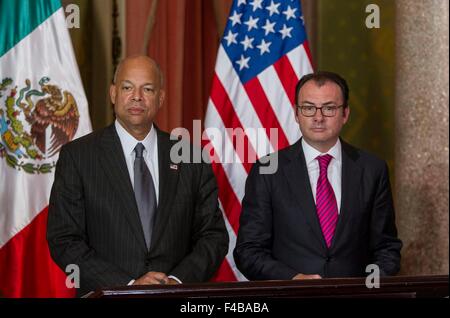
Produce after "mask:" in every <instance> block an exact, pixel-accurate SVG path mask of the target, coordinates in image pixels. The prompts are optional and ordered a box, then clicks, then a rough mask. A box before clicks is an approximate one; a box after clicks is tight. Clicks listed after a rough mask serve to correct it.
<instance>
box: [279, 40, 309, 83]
mask: <svg viewBox="0 0 450 318" xmlns="http://www.w3.org/2000/svg"><path fill="white" fill-rule="evenodd" d="M286 55H287V57H288V59H289V61H290V62H291V65H292V69H293V70H294V72H295V74H296V75H297V78H298V79H300V78H301V77H302V76H303V75H305V74H309V73H311V72H312V71H313V69H312V66H311V63H310V61H309V57H308V54H307V53H306V51H305V42H303V44H302V45H299V46H298V47H296V48H295V49H293V50H292V51H290V52H289V53H288V54H286Z"/></svg>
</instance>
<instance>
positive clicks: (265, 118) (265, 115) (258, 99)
mask: <svg viewBox="0 0 450 318" xmlns="http://www.w3.org/2000/svg"><path fill="white" fill-rule="evenodd" d="M244 88H245V91H246V92H247V95H248V97H249V98H250V100H251V102H252V105H253V108H254V109H255V111H256V114H257V115H258V117H259V120H260V121H261V123H262V125H263V126H264V127H265V129H266V134H267V136H268V138H269V140H270V128H276V129H277V130H278V143H276V142H273V141H272V140H271V143H272V146H273V147H274V149H280V148H284V147H287V146H289V141H288V139H287V137H286V135H285V133H284V130H283V128H282V127H281V125H280V122H279V121H278V118H277V116H276V115H275V113H274V111H273V109H272V105H270V103H269V100H268V99H267V96H266V93H265V92H264V90H263V88H262V87H261V83H260V82H259V80H258V78H257V77H255V78H253V79H251V80H250V81H248V82H247V83H245V84H244Z"/></svg>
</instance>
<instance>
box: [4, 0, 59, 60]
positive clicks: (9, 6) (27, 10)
mask: <svg viewBox="0 0 450 318" xmlns="http://www.w3.org/2000/svg"><path fill="white" fill-rule="evenodd" d="M59 8H61V1H59V0H33V1H30V0H13V1H0V57H2V56H3V55H4V54H5V53H6V52H8V51H9V50H10V49H11V48H13V47H14V46H15V45H16V44H17V43H19V42H20V41H21V40H22V39H23V38H25V37H26V36H27V35H28V34H30V33H31V32H33V30H34V29H36V28H37V27H38V26H39V25H40V24H41V23H42V22H44V21H45V20H47V18H48V17H50V16H51V15H52V14H53V13H54V12H56V11H57V10H58V9H59Z"/></svg>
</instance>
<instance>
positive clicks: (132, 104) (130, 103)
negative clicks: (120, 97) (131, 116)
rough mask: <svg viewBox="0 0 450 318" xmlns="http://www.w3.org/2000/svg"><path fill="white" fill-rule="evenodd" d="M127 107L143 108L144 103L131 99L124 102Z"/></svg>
mask: <svg viewBox="0 0 450 318" xmlns="http://www.w3.org/2000/svg"><path fill="white" fill-rule="evenodd" d="M126 107H127V108H131V107H140V108H145V105H144V103H143V102H137V101H132V102H129V103H127V104H126Z"/></svg>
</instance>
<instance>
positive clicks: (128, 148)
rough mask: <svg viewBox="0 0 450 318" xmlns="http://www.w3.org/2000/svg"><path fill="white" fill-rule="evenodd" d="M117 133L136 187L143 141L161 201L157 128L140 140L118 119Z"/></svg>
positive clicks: (151, 129)
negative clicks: (136, 165)
mask: <svg viewBox="0 0 450 318" xmlns="http://www.w3.org/2000/svg"><path fill="white" fill-rule="evenodd" d="M114 125H115V127H116V131H117V134H118V135H119V139H120V144H121V145H122V150H123V154H124V156H125V161H126V163H127V169H128V174H129V175H130V180H131V184H132V185H133V188H134V159H135V158H136V152H135V151H134V148H135V147H136V145H137V144H138V143H142V144H143V145H144V147H145V149H144V153H143V154H142V156H143V157H144V161H145V164H146V165H147V167H148V169H149V170H150V173H151V175H152V179H153V184H154V185H155V195H156V204H158V202H159V166H158V135H157V134H156V129H155V127H154V126H153V125H152V127H151V128H150V131H149V133H148V134H147V136H145V138H144V140H142V141H139V140H137V139H136V138H134V137H133V136H131V135H130V134H129V133H128V132H127V131H126V130H125V128H123V127H122V125H121V124H120V123H119V122H118V121H117V120H116V121H115V123H114ZM168 277H169V278H173V279H175V280H176V281H177V282H178V283H180V284H181V281H180V280H179V279H178V278H177V277H175V276H172V275H170V276H168ZM134 282H135V280H134V279H133V280H131V281H130V282H129V283H128V285H132V284H133V283H134Z"/></svg>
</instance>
